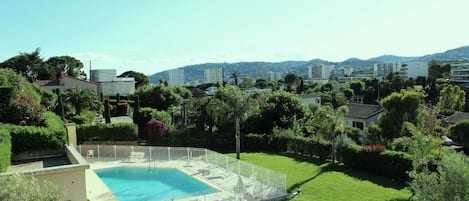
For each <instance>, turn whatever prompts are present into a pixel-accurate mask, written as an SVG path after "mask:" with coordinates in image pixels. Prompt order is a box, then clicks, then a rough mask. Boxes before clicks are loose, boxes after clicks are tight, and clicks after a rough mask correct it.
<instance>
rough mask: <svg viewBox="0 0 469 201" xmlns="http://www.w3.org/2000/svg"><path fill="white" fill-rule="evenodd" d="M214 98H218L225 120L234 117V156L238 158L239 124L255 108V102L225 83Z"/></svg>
mask: <svg viewBox="0 0 469 201" xmlns="http://www.w3.org/2000/svg"><path fill="white" fill-rule="evenodd" d="M215 98H216V99H218V100H220V104H219V107H220V109H221V110H218V111H221V113H222V114H224V115H222V116H223V117H225V118H226V119H225V120H230V119H234V124H235V138H236V158H237V159H240V156H239V154H240V147H241V146H240V144H241V142H240V138H241V132H240V124H241V123H244V122H245V121H246V120H247V118H248V117H249V115H250V114H251V113H252V112H253V111H254V110H255V109H256V106H257V104H255V102H254V100H253V99H252V98H250V97H249V95H248V94H247V93H245V92H243V91H241V89H239V88H238V87H235V86H230V85H227V86H225V87H222V88H220V89H219V90H218V91H217V93H216V94H215Z"/></svg>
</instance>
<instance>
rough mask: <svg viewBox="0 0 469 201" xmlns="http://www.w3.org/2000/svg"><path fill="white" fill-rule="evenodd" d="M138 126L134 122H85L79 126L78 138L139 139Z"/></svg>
mask: <svg viewBox="0 0 469 201" xmlns="http://www.w3.org/2000/svg"><path fill="white" fill-rule="evenodd" d="M137 134H138V128H137V125H135V124H133V123H112V124H96V125H91V124H83V125H78V126H77V138H78V141H79V142H83V141H132V140H137Z"/></svg>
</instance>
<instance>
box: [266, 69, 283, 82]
mask: <svg viewBox="0 0 469 201" xmlns="http://www.w3.org/2000/svg"><path fill="white" fill-rule="evenodd" d="M282 78H283V77H282V73H280V72H272V71H269V72H267V73H265V74H263V75H262V79H264V80H265V81H278V80H280V79H282Z"/></svg>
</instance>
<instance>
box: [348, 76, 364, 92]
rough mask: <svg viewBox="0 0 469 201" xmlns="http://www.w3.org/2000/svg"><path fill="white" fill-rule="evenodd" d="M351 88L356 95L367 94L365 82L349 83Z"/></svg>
mask: <svg viewBox="0 0 469 201" xmlns="http://www.w3.org/2000/svg"><path fill="white" fill-rule="evenodd" d="M349 86H350V89H352V90H353V94H355V95H363V94H364V93H365V82H363V81H361V80H352V81H350V82H349Z"/></svg>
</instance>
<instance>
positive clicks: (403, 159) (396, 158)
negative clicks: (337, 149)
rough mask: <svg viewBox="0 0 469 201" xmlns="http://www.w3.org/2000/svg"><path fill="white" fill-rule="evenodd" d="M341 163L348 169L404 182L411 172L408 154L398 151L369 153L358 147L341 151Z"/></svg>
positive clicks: (410, 161)
mask: <svg viewBox="0 0 469 201" xmlns="http://www.w3.org/2000/svg"><path fill="white" fill-rule="evenodd" d="M341 155H342V159H343V161H342V162H343V163H344V164H345V165H347V166H349V167H352V168H356V169H360V170H364V171H367V172H374V173H376V174H379V175H383V176H386V177H390V178H393V179H398V180H401V181H406V180H408V179H409V176H408V172H409V171H411V170H412V160H411V159H410V156H409V154H407V153H405V152H399V151H389V150H384V151H382V152H380V151H369V150H366V149H363V148H361V147H360V146H352V147H348V148H345V149H344V150H342V153H341Z"/></svg>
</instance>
